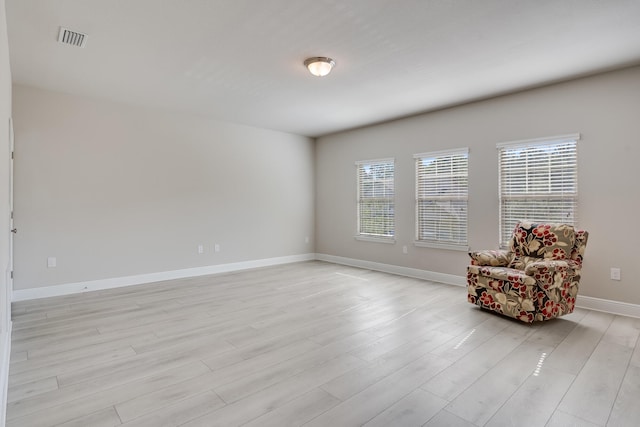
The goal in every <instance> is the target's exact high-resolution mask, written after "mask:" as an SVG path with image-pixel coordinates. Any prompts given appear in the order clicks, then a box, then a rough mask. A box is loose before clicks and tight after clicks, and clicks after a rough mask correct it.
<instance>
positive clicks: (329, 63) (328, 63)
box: [304, 56, 336, 77]
mask: <svg viewBox="0 0 640 427" xmlns="http://www.w3.org/2000/svg"><path fill="white" fill-rule="evenodd" d="M334 65H336V61H334V60H333V59H331V58H327V57H324V56H315V57H313V58H309V59H307V60H305V61H304V66H305V67H307V68H308V69H309V72H310V73H311V74H313V75H314V76H318V77H324V76H326V75H327V74H329V73H330V72H331V69H332V68H333V66H334Z"/></svg>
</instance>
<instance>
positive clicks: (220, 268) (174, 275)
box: [0, 253, 315, 425]
mask: <svg viewBox="0 0 640 427" xmlns="http://www.w3.org/2000/svg"><path fill="white" fill-rule="evenodd" d="M314 259H315V254H313V253H310V254H302V255H291V256H283V257H277V258H266V259H257V260H251V261H241V262H234V263H230V264H218V265H208V266H204V267H194V268H185V269H182V270H173V271H162V272H158V273H147V274H138V275H135V276H125V277H113V278H109V279H99V280H91V281H88V282H76V283H65V284H61V285H54V286H46V287H40V288H30V289H18V290H14V291H13V301H25V300H32V299H38V298H47V297H54V296H60V295H70V294H77V293H82V292H88V291H97V290H102V289H113V288H121V287H124V286H132V285H141V284H144V283H153V282H160V281H164V280H173V279H184V278H186V277H196V276H206V275H209V274H219V273H227V272H231V271H240V270H248V269H251V268H259V267H269V266H272V265H279V264H290V263H293V262H301V261H312V260H314ZM0 425H1V424H0Z"/></svg>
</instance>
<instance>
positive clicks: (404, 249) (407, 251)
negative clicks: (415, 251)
mask: <svg viewBox="0 0 640 427" xmlns="http://www.w3.org/2000/svg"><path fill="white" fill-rule="evenodd" d="M402 253H403V254H408V253H409V250H408V249H407V247H406V246H403V247H402Z"/></svg>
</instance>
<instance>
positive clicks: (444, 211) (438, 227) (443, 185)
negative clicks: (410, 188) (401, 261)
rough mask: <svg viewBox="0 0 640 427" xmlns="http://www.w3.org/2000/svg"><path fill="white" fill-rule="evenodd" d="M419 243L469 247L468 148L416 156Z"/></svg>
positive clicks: (417, 232) (417, 237)
mask: <svg viewBox="0 0 640 427" xmlns="http://www.w3.org/2000/svg"><path fill="white" fill-rule="evenodd" d="M414 158H415V160H416V222H417V225H416V234H417V236H416V240H417V242H416V244H420V243H426V244H428V245H429V246H431V245H433V246H438V245H442V246H461V247H464V246H466V245H467V200H468V195H469V190H468V189H469V185H468V171H469V150H468V149H467V148H464V149H458V150H448V151H442V152H434V153H423V154H416V155H415V156H414Z"/></svg>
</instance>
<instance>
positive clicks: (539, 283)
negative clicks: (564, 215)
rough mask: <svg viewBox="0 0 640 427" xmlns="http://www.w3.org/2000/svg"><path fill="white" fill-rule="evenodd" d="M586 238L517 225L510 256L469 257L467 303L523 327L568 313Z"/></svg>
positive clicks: (559, 227)
mask: <svg viewBox="0 0 640 427" xmlns="http://www.w3.org/2000/svg"><path fill="white" fill-rule="evenodd" d="M588 236H589V233H588V232H587V231H585V230H575V229H574V227H573V226H571V225H565V224H535V223H531V222H524V221H522V222H519V223H518V224H517V225H516V227H515V229H514V230H513V236H512V238H511V242H510V244H509V250H487V251H477V252H470V253H469V256H470V257H471V265H470V266H469V267H467V284H468V300H469V302H470V303H472V304H476V305H478V306H480V307H482V308H486V309H489V310H493V311H495V312H498V313H500V314H503V315H505V316H510V317H513V318H515V319H518V320H521V321H523V322H527V323H531V322H533V321H538V320H548V319H553V318H555V317H559V316H563V315H565V314H569V313H571V312H573V308H574V306H575V302H576V295H577V294H578V282H579V281H580V269H581V267H582V258H583V256H584V249H585V247H586V245H587V238H588Z"/></svg>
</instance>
